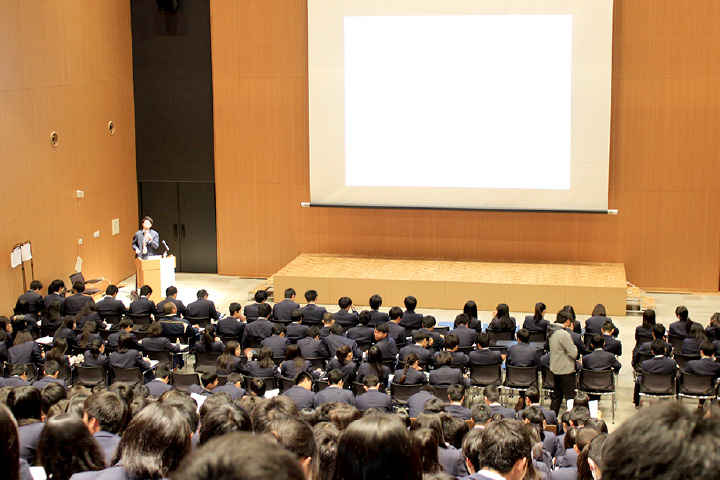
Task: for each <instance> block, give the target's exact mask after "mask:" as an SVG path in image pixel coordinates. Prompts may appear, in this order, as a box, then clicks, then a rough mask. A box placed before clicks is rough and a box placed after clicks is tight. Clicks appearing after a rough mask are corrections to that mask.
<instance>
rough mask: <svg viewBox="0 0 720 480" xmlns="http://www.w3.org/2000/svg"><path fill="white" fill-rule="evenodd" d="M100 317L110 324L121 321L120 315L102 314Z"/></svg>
mask: <svg viewBox="0 0 720 480" xmlns="http://www.w3.org/2000/svg"><path fill="white" fill-rule="evenodd" d="M100 318H102V319H103V320H104V321H105V323H109V324H110V325H117V324H118V323H120V315H100Z"/></svg>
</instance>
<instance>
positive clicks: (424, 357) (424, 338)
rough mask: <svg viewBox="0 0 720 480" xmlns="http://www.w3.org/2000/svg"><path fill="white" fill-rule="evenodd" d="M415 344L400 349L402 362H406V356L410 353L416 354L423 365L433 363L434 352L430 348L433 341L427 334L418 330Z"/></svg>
mask: <svg viewBox="0 0 720 480" xmlns="http://www.w3.org/2000/svg"><path fill="white" fill-rule="evenodd" d="M413 342H414V343H412V344H411V345H408V346H406V347H403V348H401V349H400V352H399V355H400V361H404V359H405V356H406V355H407V354H409V353H414V354H415V356H417V357H418V359H419V360H420V362H421V363H422V364H423V365H429V364H431V363H432V352H431V351H430V346H432V339H431V338H430V335H428V334H427V332H423V331H420V330H417V331H416V332H415V333H414V334H413Z"/></svg>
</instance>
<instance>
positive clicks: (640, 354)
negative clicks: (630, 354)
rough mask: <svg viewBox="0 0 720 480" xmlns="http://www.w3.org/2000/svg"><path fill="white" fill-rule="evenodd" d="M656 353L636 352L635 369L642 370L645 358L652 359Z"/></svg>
mask: <svg viewBox="0 0 720 480" xmlns="http://www.w3.org/2000/svg"><path fill="white" fill-rule="evenodd" d="M653 357H654V355H653V354H652V353H645V352H637V353H636V354H635V371H636V372H642V364H643V362H644V361H645V360H650V359H651V358H653Z"/></svg>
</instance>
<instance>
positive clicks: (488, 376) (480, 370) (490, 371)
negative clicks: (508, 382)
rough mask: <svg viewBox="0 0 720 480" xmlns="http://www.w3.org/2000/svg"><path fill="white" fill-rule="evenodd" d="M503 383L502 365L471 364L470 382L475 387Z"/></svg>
mask: <svg viewBox="0 0 720 480" xmlns="http://www.w3.org/2000/svg"><path fill="white" fill-rule="evenodd" d="M501 383H502V366H501V365H500V364H498V365H490V366H485V365H472V364H471V365H470V384H471V385H472V386H474V387H486V386H488V385H500V384H501Z"/></svg>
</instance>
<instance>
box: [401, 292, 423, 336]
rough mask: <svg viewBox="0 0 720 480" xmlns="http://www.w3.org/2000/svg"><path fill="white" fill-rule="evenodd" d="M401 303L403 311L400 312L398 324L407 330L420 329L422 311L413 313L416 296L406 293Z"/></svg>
mask: <svg viewBox="0 0 720 480" xmlns="http://www.w3.org/2000/svg"><path fill="white" fill-rule="evenodd" d="M403 303H404V304H405V311H404V312H403V314H402V320H400V326H401V327H403V328H405V329H406V330H407V331H411V330H418V329H420V328H421V327H422V320H423V315H422V313H415V308H416V307H417V298H415V297H413V296H412V295H408V296H407V297H405V300H404V302H403Z"/></svg>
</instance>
